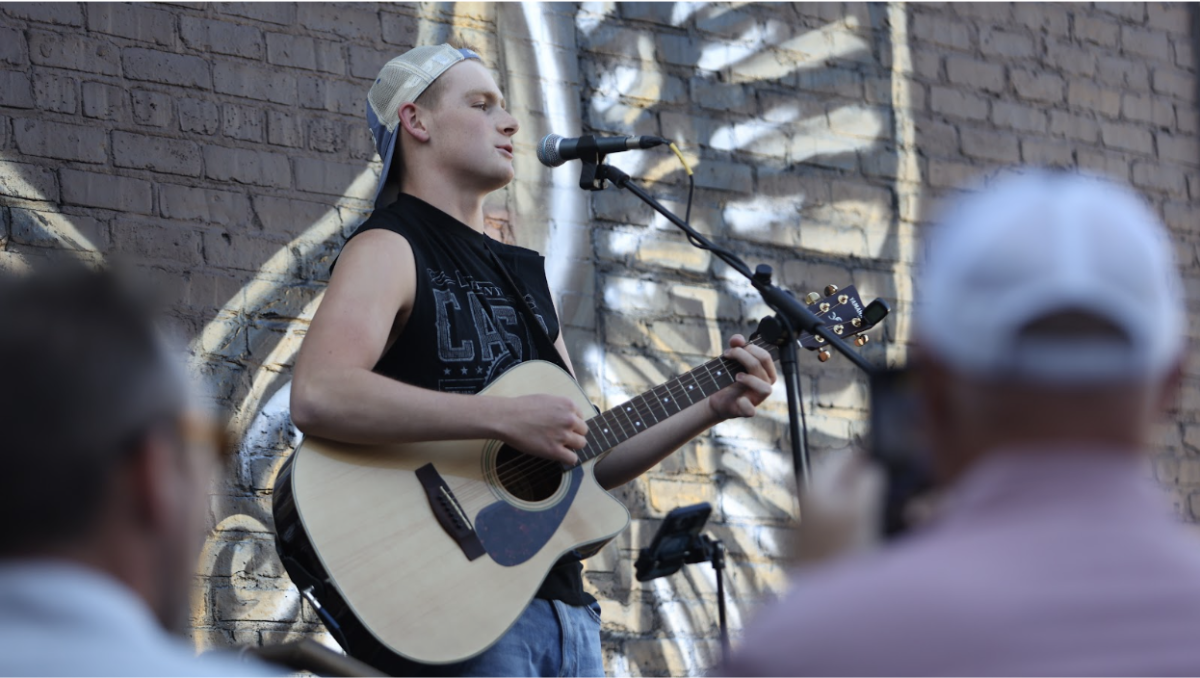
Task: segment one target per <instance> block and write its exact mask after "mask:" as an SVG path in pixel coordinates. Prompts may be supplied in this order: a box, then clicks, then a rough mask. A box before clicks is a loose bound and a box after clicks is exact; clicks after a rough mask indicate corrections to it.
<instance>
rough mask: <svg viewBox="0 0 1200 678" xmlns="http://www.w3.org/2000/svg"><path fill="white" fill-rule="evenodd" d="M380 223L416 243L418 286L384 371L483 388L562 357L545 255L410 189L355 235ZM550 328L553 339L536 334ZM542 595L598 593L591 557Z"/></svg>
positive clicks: (562, 571) (573, 561) (578, 601)
mask: <svg viewBox="0 0 1200 678" xmlns="http://www.w3.org/2000/svg"><path fill="white" fill-rule="evenodd" d="M378 228H382V229H386V230H389V231H392V232H393V233H397V234H399V235H401V236H403V237H404V238H405V239H406V240H407V241H408V244H409V245H410V246H411V247H412V252H413V259H414V261H415V263H416V278H417V289H416V293H415V295H414V298H413V307H412V312H411V313H410V314H409V317H408V322H407V323H406V324H405V326H404V330H403V331H402V332H401V333H400V336H399V337H397V338H396V341H395V343H393V344H392V346H391V347H390V348H389V349H388V350H387V351H386V352H385V353H384V354H383V356H382V357H381V358H380V359H379V362H378V363H377V364H376V365H375V369H374V371H375V372H377V373H379V374H382V375H384V376H387V377H391V378H393V379H397V380H399V381H403V382H405V383H407V384H412V385H413V386H418V387H420V388H426V389H430V390H434V391H442V392H448V393H468V394H474V393H478V392H479V391H480V390H482V389H483V387H485V386H487V385H488V384H490V383H491V382H492V381H493V380H494V379H495V378H496V377H498V376H500V375H501V374H503V373H504V372H505V371H506V370H508V369H510V368H512V367H513V366H515V365H518V364H520V363H522V362H524V361H526V360H537V359H540V360H547V361H550V362H554V363H557V364H562V360H561V358H560V357H559V356H558V355H557V351H556V350H555V349H554V346H553V345H552V344H553V342H554V341H556V340H557V338H558V333H559V323H558V315H557V314H556V313H555V311H554V303H553V301H552V300H551V297H550V287H549V285H548V284H547V282H546V266H545V258H544V257H542V256H541V255H540V254H538V253H537V252H535V251H533V250H530V249H526V248H524V247H517V246H515V245H506V244H504V243H501V242H498V241H495V240H493V239H491V238H489V237H488V236H486V235H484V234H482V233H480V232H479V231H476V230H475V229H473V228H471V227H470V226H467V225H466V224H464V223H462V222H461V221H458V220H457V219H455V218H454V217H451V216H450V215H448V214H446V213H445V212H443V211H441V210H439V209H438V208H436V207H434V206H432V205H430V204H429V203H426V202H424V201H422V200H420V199H418V198H415V197H413V196H411V195H406V194H403V193H402V194H400V197H399V198H398V199H397V200H396V202H394V203H392V204H391V205H389V206H387V207H386V208H382V209H376V210H375V212H374V213H373V214H372V215H371V216H370V217H369V218H368V219H367V220H366V221H365V222H363V224H362V225H361V226H359V227H358V230H356V231H355V232H354V234H353V235H351V236H350V237H351V238H354V237H355V236H357V235H358V234H359V233H363V232H365V231H370V230H373V229H378ZM488 248H490V249H491V251H492V252H493V253H494V254H495V255H496V258H498V259H499V260H500V262H501V263H503V265H504V266H505V268H507V269H508V273H509V275H510V276H511V277H512V279H513V282H515V283H516V284H517V285H518V286H519V287H520V288H521V289H520V293H521V294H522V295H524V296H525V299H526V301H528V302H529V306H530V308H531V309H532V310H533V312H534V315H535V316H536V318H537V320H538V322H539V323H540V324H541V325H542V327H540V328H539V327H531V326H530V322H529V321H528V317H529V313H528V311H526V310H525V308H524V307H523V304H522V303H521V300H520V299H518V298H516V296H515V294H516V292H515V291H514V290H513V289H512V286H511V285H510V284H509V283H508V280H507V279H506V278H505V276H504V273H503V272H502V271H500V270H497V268H496V266H495V263H494V262H493V260H492V257H491V256H490V255H489V254H488ZM543 329H544V331H545V334H546V335H549V340H547V337H545V336H542V337H540V338H539V337H538V336H537V334H542V333H543ZM535 333H536V334H535ZM539 347H541V348H539ZM551 351H554V353H551V354H549V355H547V354H548V353H550V352H551ZM536 597H538V598H543V599H546V600H561V601H563V602H564V603H567V604H568V605H588V604H591V603H593V602H595V600H596V599H595V598H593V597H592V596H591V595H589V594H588V593H586V592H585V591H584V590H583V565H582V564H581V563H580V562H579V560H578V559H577V558H571V557H567V558H564V559H563V560H561V561H559V563H558V564H557V565H556V566H555V567H554V568H553V569H552V570H551V571H550V573H549V575H548V576H547V577H546V581H545V582H544V583H543V584H542V587H541V588H540V589H539V590H538V592H537V594H536Z"/></svg>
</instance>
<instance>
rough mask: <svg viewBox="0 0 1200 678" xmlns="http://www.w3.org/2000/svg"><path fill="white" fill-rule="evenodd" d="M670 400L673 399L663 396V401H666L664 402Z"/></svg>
mask: <svg viewBox="0 0 1200 678" xmlns="http://www.w3.org/2000/svg"><path fill="white" fill-rule="evenodd" d="M670 400H671V399H670V398H663V402H664V403H666V402H670Z"/></svg>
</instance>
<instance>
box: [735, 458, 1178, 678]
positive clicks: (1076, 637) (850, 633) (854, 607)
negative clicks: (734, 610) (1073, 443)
mask: <svg viewBox="0 0 1200 678" xmlns="http://www.w3.org/2000/svg"><path fill="white" fill-rule="evenodd" d="M734 657H735V658H734V659H733V661H732V662H731V663H730V664H728V665H727V666H725V667H722V668H719V669H718V670H717V674H718V675H773V676H775V675H777V676H783V675H858V676H872V675H895V676H907V675H1012V676H1015V675H1047V676H1050V675H1200V537H1197V536H1196V535H1195V532H1189V528H1188V527H1186V526H1184V525H1183V524H1181V523H1180V522H1179V521H1178V519H1176V518H1174V517H1173V515H1172V513H1171V510H1170V508H1169V506H1168V504H1167V502H1166V500H1165V497H1164V496H1163V492H1162V490H1161V489H1159V488H1157V487H1156V486H1155V485H1154V483H1153V481H1151V480H1149V479H1148V478H1147V477H1146V473H1145V471H1144V470H1143V467H1142V466H1141V461H1140V459H1139V458H1137V457H1135V456H1134V455H1133V454H1121V453H1116V452H1107V453H1106V452H1094V451H1075V452H1067V451H1058V452H1050V451H1038V452H1034V451H1027V452H1022V453H1009V454H997V455H993V456H992V457H990V458H988V459H987V460H985V461H983V462H982V463H980V464H979V465H978V466H977V467H976V468H975V469H973V470H972V471H971V472H970V473H969V474H968V475H967V476H966V477H965V478H964V479H963V480H962V481H961V482H960V483H959V484H958V485H957V487H956V488H955V490H954V492H953V494H952V496H951V497H950V498H949V499H948V501H947V504H946V506H945V510H944V513H943V516H942V518H941V519H939V520H938V521H937V523H936V524H933V525H930V526H929V527H927V528H925V529H924V530H922V531H921V532H920V533H918V534H914V535H912V536H910V537H908V538H905V539H902V540H900V541H898V542H896V543H895V544H894V545H892V546H890V547H887V548H884V549H880V550H879V551H877V552H874V553H871V554H867V555H863V556H860V557H856V558H853V559H848V560H842V561H838V562H835V563H831V564H829V565H826V566H822V567H819V568H813V569H809V570H806V571H803V572H799V573H798V574H797V575H796V576H795V577H794V579H793V586H792V588H791V589H790V591H789V592H788V593H787V594H785V596H784V597H783V598H782V599H781V600H780V601H778V602H776V603H775V604H773V605H771V606H769V607H767V608H765V609H763V610H762V611H760V613H759V614H758V615H757V616H756V617H755V618H754V619H753V620H752V623H751V624H750V625H749V626H748V627H747V628H746V630H745V633H744V635H743V642H742V644H741V645H740V647H739V648H738V649H737V651H735V653H734Z"/></svg>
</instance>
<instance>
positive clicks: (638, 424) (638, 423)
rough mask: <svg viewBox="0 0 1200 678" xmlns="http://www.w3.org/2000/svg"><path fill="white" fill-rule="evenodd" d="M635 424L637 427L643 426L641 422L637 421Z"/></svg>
mask: <svg viewBox="0 0 1200 678" xmlns="http://www.w3.org/2000/svg"><path fill="white" fill-rule="evenodd" d="M634 424H636V425H637V426H641V425H642V422H640V421H636V422H634Z"/></svg>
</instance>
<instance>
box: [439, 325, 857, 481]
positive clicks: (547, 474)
mask: <svg viewBox="0 0 1200 678" xmlns="http://www.w3.org/2000/svg"><path fill="white" fill-rule="evenodd" d="M842 305H843V304H838V305H836V306H834V307H831V308H830V309H829V310H828V311H818V312H817V313H815V314H814V315H817V316H818V317H820V316H823V315H825V314H827V313H829V312H830V311H832V310H833V309H834V308H837V307H838V306H842ZM856 317H857V314H856ZM855 329H856V330H857V331H856V332H852V333H851V335H853V334H859V333H862V332H865V331H867V330H868V329H870V328H869V327H862V328H855ZM803 334H808V335H810V333H807V332H804V333H803ZM810 336H811V335H810ZM750 344H752V345H755V346H759V347H760V348H765V349H767V350H771V349H772V348H775V349H777V348H778V347H777V346H775V345H773V344H769V343H767V342H765V341H764V340H763V339H762V338H761V337H755V338H754V339H752V340H751V341H750ZM717 361H720V363H721V366H722V367H723V368H724V369H725V371H727V372H728V371H730V370H736V371H737V372H744V371H745V368H743V367H742V365H741V363H738V362H737V361H734V360H731V359H729V358H716V359H713V360H709V361H708V362H705V363H703V364H702V365H700V366H698V367H696V368H693V369H692V370H690V371H688V372H686V373H684V374H682V375H679V376H678V377H675V378H674V379H671V380H669V381H667V382H665V383H663V384H660V385H659V386H655V387H653V388H651V389H649V390H648V391H646V392H644V393H641V394H639V395H637V396H634V397H633V398H630V399H629V400H628V401H626V402H624V403H622V405H621V406H625V405H631V406H632V408H635V409H636V410H637V413H638V414H639V415H640V416H641V419H640V421H645V420H646V417H645V416H644V415H645V413H647V412H649V413H650V414H651V416H653V417H654V418H655V420H656V422H655V423H658V417H657V416H655V415H654V412H653V410H652V409H651V407H650V405H649V403H648V402H646V397H647V396H648V395H650V394H652V393H653V392H654V389H656V388H659V387H660V386H661V387H665V388H666V392H667V393H668V395H670V396H671V397H672V400H674V401H675V402H676V403H678V402H679V400H678V396H679V393H683V394H684V395H685V396H686V395H687V391H686V390H684V389H683V388H682V380H683V378H684V377H687V376H689V375H692V378H693V380H695V381H696V383H697V385H699V384H700V382H699V379H698V378H697V377H696V376H695V375H697V374H698V373H699V372H700V370H701V369H702V368H704V369H705V370H706V371H709V372H710V374H709V375H708V378H709V381H710V382H711V384H710V385H711V386H712V387H716V390H720V389H721V388H724V387H725V386H727V385H728V384H726V385H721V386H718V382H717V381H716V379H715V378H714V377H713V376H712V374H711V368H710V367H709V364H710V363H713V362H717ZM737 372H734V374H735V378H736V373H737ZM732 383H734V382H730V384H732ZM672 384H677V385H678V387H679V391H678V392H676V391H675V390H672ZM702 389H703V387H702ZM715 392H716V391H715V390H714V391H713V393H715ZM655 395H657V394H655ZM711 395H712V393H710V394H709V395H708V396H705V398H707V397H709V396H711ZM689 399H690V398H689ZM656 404H657V403H656ZM691 404H694V403H690V404H689V407H690V405H691ZM621 406H618V407H621ZM618 407H614V408H610V409H609V410H606V411H605V412H602V413H599V414H597V415H596V416H594V417H592V418H591V419H589V420H588V421H589V422H594V421H596V420H599V419H601V418H602V417H603V416H604V415H607V414H610V413H615V412H618V411H619V410H618ZM643 407H644V408H645V412H643V411H642V409H641V408H643ZM683 409H686V408H681V409H680V410H678V411H676V412H675V413H668V412H667V411H666V408H665V407H663V408H662V410H661V411H662V413H663V414H664V415H666V418H670V417H671V416H674V415H675V414H678V413H679V412H682V411H683ZM629 411H630V408H626V412H629ZM625 417H626V420H627V421H630V420H629V418H628V414H625ZM617 422H618V424H619V423H620V420H619V419H618V420H617ZM630 423H631V424H635V422H633V421H630ZM653 425H654V424H651V425H650V426H645V427H643V428H641V430H636V425H635V433H634V434H633V435H627V436H626V438H625V440H628V439H629V438H632V437H633V436H635V435H637V434H638V433H641V432H642V431H645V430H646V429H648V428H650V427H651V426H653ZM589 428H590V427H589ZM610 428H611V426H610ZM622 428H624V427H623V426H622ZM623 432H624V433H626V434H627V433H628V432H627V431H623ZM589 434H591V431H590V430H589ZM623 442H625V441H624V440H622V441H620V442H618V443H617V444H616V445H611V446H608V447H606V448H604V449H602V450H600V451H599V452H597V453H596V454H595V455H593V456H592V457H589V458H588V459H580V461H579V463H581V464H582V463H584V462H585V461H590V460H591V459H592V458H594V457H596V456H599V455H600V454H602V453H603V452H606V451H608V450H609V449H612V448H613V447H616V446H617V445H620V444H621V443H623ZM592 443H593V441H589V442H588V444H587V445H585V447H584V448H583V449H586V448H587V447H590V446H591V445H592ZM603 443H604V444H605V445H607V444H608V441H603ZM582 451H583V450H582V449H581V450H575V452H576V454H577V455H578V454H579V453H580V452H582ZM519 454H521V457H520V458H517V459H513V460H510V461H507V462H501V463H498V464H496V467H495V469H496V471H495V473H496V478H497V480H498V481H499V483H500V484H501V485H502V486H507V485H510V484H512V483H513V482H514V481H516V480H522V479H524V480H526V481H528V482H534V483H536V482H540V481H547V480H553V478H554V476H556V475H557V476H559V477H561V476H562V475H565V474H566V473H567V472H569V471H570V470H571V469H573V468H574V467H571V468H570V469H564V468H563V467H562V465H561V463H560V462H555V461H552V460H549V459H546V458H544V457H536V456H533V455H529V454H524V453H519ZM490 494H491V492H490V490H489V489H488V488H486V487H485V488H480V489H479V490H477V491H469V490H468V491H467V492H465V493H464V494H463V498H464V499H473V498H475V497H477V496H479V495H484V496H486V495H490Z"/></svg>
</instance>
